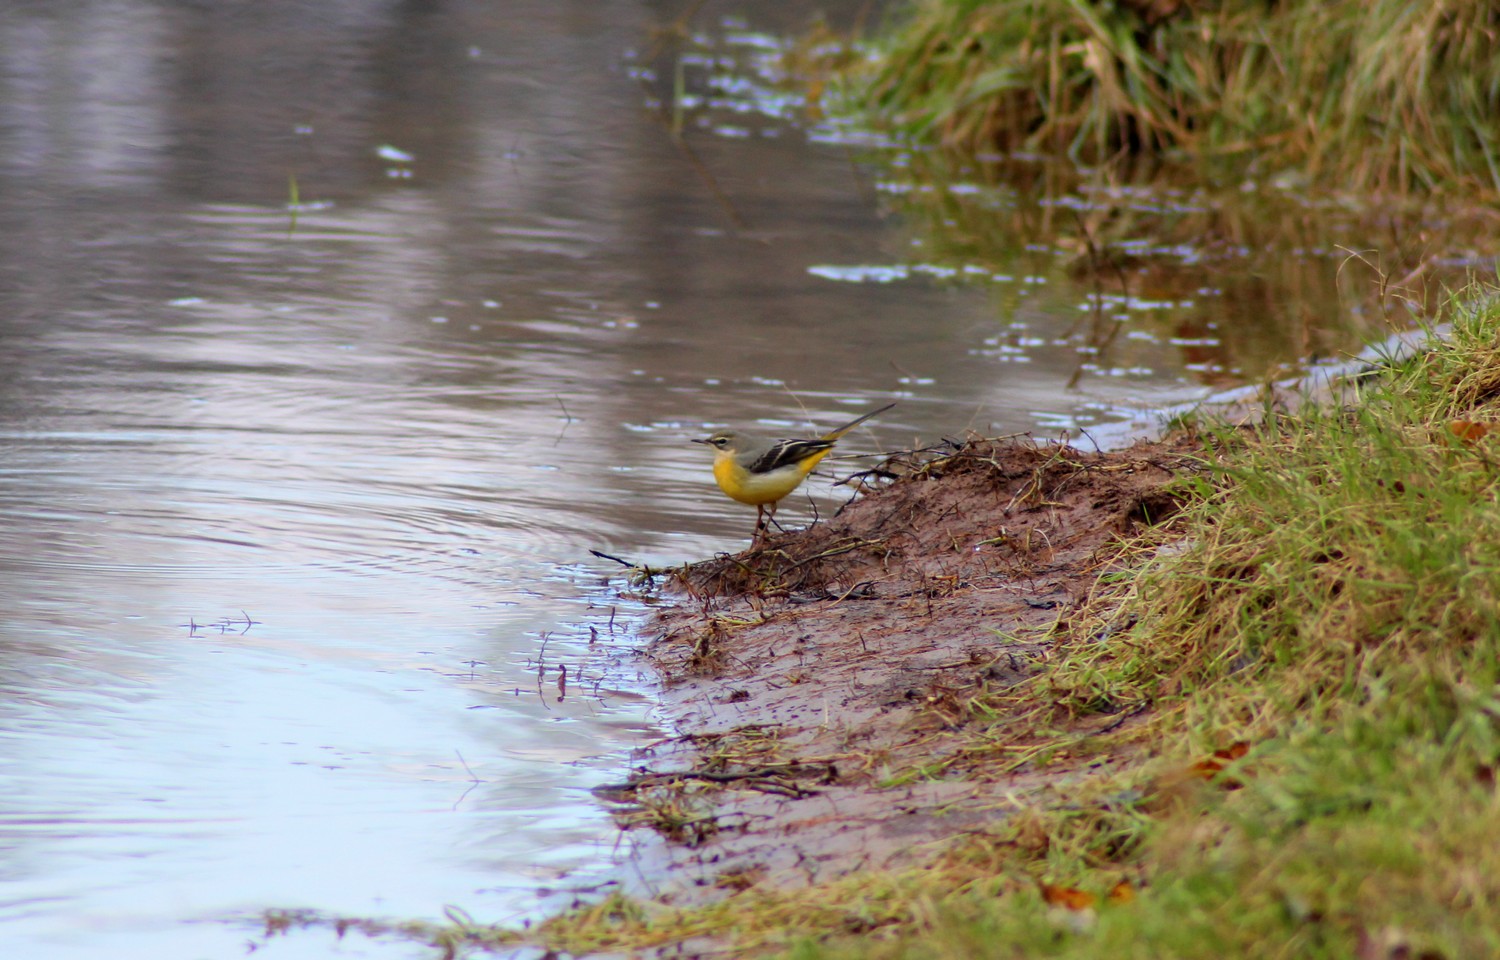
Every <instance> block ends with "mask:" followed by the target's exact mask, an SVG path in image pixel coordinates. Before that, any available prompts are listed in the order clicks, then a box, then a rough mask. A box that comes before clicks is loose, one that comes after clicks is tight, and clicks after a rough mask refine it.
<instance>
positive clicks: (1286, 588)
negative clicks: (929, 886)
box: [793, 303, 1500, 960]
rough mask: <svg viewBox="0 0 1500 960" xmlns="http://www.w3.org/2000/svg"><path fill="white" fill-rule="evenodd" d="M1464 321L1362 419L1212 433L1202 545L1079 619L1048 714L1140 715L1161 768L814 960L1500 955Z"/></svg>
mask: <svg viewBox="0 0 1500 960" xmlns="http://www.w3.org/2000/svg"><path fill="white" fill-rule="evenodd" d="M1454 310H1455V311H1456V316H1455V317H1454V321H1455V325H1454V333H1453V337H1452V339H1451V341H1450V342H1448V343H1446V344H1443V345H1441V346H1438V347H1436V348H1435V349H1433V350H1432V351H1431V352H1429V353H1427V354H1425V355H1422V356H1420V357H1418V358H1417V359H1415V360H1413V361H1411V362H1409V363H1407V364H1405V365H1404V366H1403V367H1401V368H1400V369H1398V370H1396V371H1395V372H1394V373H1392V374H1391V375H1390V377H1389V379H1388V380H1387V381H1385V382H1382V383H1379V384H1376V385H1373V386H1371V387H1370V388H1368V389H1367V391H1366V393H1365V396H1364V397H1363V398H1362V399H1363V402H1362V403H1360V404H1359V405H1357V406H1354V407H1352V408H1350V409H1334V410H1328V411H1317V410H1309V411H1307V412H1305V413H1304V414H1302V415H1300V416H1299V417H1297V418H1279V419H1273V420H1270V421H1268V422H1267V423H1265V424H1264V425H1262V426H1260V427H1259V428H1257V429H1255V430H1253V431H1250V432H1248V433H1245V432H1237V431H1230V430H1227V429H1221V430H1219V431H1218V432H1216V433H1211V434H1207V435H1206V437H1205V439H1206V440H1207V441H1208V442H1209V444H1210V446H1211V447H1212V448H1214V449H1215V450H1216V451H1217V454H1216V467H1217V469H1216V471H1215V474H1216V477H1217V481H1216V482H1214V483H1212V484H1208V485H1205V486H1203V488H1202V489H1200V490H1199V497H1198V500H1197V503H1196V504H1195V505H1194V506H1193V507H1191V508H1190V509H1189V510H1187V511H1186V512H1185V513H1184V514H1182V515H1181V516H1180V517H1179V518H1178V519H1177V520H1176V521H1175V522H1174V525H1173V527H1174V529H1173V534H1172V535H1175V536H1178V537H1186V538H1187V539H1186V544H1187V545H1186V547H1185V548H1183V549H1179V550H1174V551H1171V552H1163V553H1162V554H1160V555H1159V556H1156V557H1155V558H1154V559H1150V560H1147V561H1146V562H1144V563H1142V564H1140V565H1138V566H1136V567H1135V568H1134V569H1133V575H1132V576H1131V577H1129V578H1128V579H1126V580H1124V581H1123V582H1116V583H1114V584H1104V585H1102V586H1101V593H1100V595H1099V596H1098V597H1096V599H1095V601H1094V604H1093V607H1092V609H1091V610H1090V611H1089V612H1088V613H1087V614H1086V615H1083V616H1075V617H1074V618H1072V620H1071V621H1070V622H1069V623H1067V624H1064V625H1061V626H1060V628H1059V630H1058V632H1057V634H1056V636H1055V641H1056V648H1055V653H1054V660H1053V663H1052V664H1051V665H1050V667H1049V669H1048V670H1047V672H1046V673H1045V675H1044V676H1043V677H1042V678H1040V679H1039V681H1038V683H1039V684H1040V685H1041V688H1040V689H1039V690H1037V691H1036V692H1037V693H1038V697H1037V699H1038V700H1039V701H1041V702H1046V703H1055V704H1057V706H1056V707H1052V708H1049V712H1048V715H1047V716H1046V717H1045V720H1046V722H1051V723H1058V722H1060V720H1061V719H1064V718H1059V717H1058V716H1056V715H1055V713H1054V711H1055V712H1060V713H1062V714H1064V715H1065V718H1071V719H1073V720H1076V721H1080V722H1083V721H1087V720H1088V719H1089V718H1090V717H1092V716H1100V715H1101V714H1111V715H1118V714H1120V713H1122V712H1129V711H1132V710H1134V709H1140V710H1142V712H1141V714H1140V718H1139V720H1138V721H1137V722H1134V723H1131V724H1127V725H1125V726H1123V727H1122V728H1121V729H1119V730H1118V731H1117V732H1115V733H1113V734H1111V735H1109V736H1106V737H1100V738H1096V739H1095V741H1094V742H1093V743H1092V748H1093V749H1103V748H1105V747H1107V746H1110V745H1114V746H1116V747H1118V746H1120V745H1122V744H1129V746H1130V747H1131V748H1132V749H1133V750H1134V751H1135V754H1134V755H1135V756H1136V757H1137V758H1139V759H1138V762H1135V763H1132V764H1130V765H1129V766H1128V767H1127V768H1126V769H1125V770H1124V771H1123V772H1119V773H1111V774H1109V775H1106V776H1103V777H1099V778H1096V779H1094V780H1085V781H1083V782H1081V783H1075V784H1074V785H1073V786H1071V787H1070V788H1069V790H1068V791H1067V793H1066V794H1065V795H1063V794H1059V795H1058V796H1056V797H1054V798H1053V799H1052V800H1051V801H1050V802H1049V801H1047V800H1046V799H1042V800H1041V801H1040V802H1037V803H1032V804H1028V805H1027V807H1026V809H1025V810H1024V811H1023V812H1022V813H1021V814H1020V815H1017V816H1015V817H1013V818H1012V820H1011V822H1010V825H1009V826H1008V827H1007V828H1006V829H1005V830H1004V831H1001V832H1000V833H997V834H996V836H995V837H993V838H991V839H989V840H987V841H983V842H979V841H976V842H975V843H973V844H971V845H970V848H969V850H968V851H967V854H966V855H967V857H968V860H969V864H970V865H972V864H979V865H980V869H977V870H972V871H965V870H963V869H960V868H961V867H962V866H963V863H962V861H963V857H962V856H960V857H959V859H958V861H956V865H950V866H949V867H948V873H947V876H946V881H947V884H952V885H953V889H954V890H955V891H957V892H943V891H942V890H941V886H942V885H938V887H937V888H935V889H933V890H932V892H931V895H932V902H933V904H934V912H933V913H932V914H931V915H930V916H929V917H928V918H927V919H926V920H925V921H923V922H920V923H916V924H912V925H910V926H909V927H906V928H903V929H902V930H901V931H900V932H899V933H898V934H896V935H895V936H893V937H890V938H887V939H884V940H882V941H880V942H876V943H869V942H864V941H861V942H858V943H843V942H840V941H839V940H837V939H829V938H809V939H808V940H807V941H805V942H804V944H803V945H801V946H800V947H799V948H798V949H797V950H796V951H794V954H793V955H795V956H798V957H804V958H811V957H843V956H856V955H858V956H862V957H864V956H875V957H924V958H926V957H978V956H996V955H1000V956H1016V957H1033V956H1036V957H1078V958H1083V957H1097V956H1110V957H1142V958H1145V957H1183V958H1189V957H1203V956H1222V957H1262V956H1266V957H1270V956H1297V957H1329V958H1334V957H1349V958H1358V960H1366V958H1372V957H1379V958H1395V957H1400V956H1409V957H1420V956H1425V957H1449V958H1457V957H1470V956H1494V955H1497V954H1500V872H1497V869H1500V796H1497V793H1496V774H1495V770H1496V764H1497V761H1500V312H1497V311H1496V309H1495V307H1494V306H1493V304H1484V303H1480V304H1478V305H1476V306H1472V307H1464V306H1456V307H1455V308H1454ZM1474 425H1478V426H1474ZM1490 425H1495V427H1496V431H1497V432H1496V433H1495V434H1491V433H1489V432H1488V427H1489V426H1490ZM1481 434H1483V435H1481ZM1100 638H1103V639H1100ZM1032 719H1033V722H1040V721H1041V719H1042V718H1039V717H1037V716H1033V718H1032ZM1012 722H1014V718H1012ZM1236 743H1238V744H1243V745H1245V746H1246V747H1248V750H1247V751H1245V752H1244V755H1243V756H1241V757H1238V758H1237V759H1223V760H1218V761H1216V762H1214V763H1213V764H1212V765H1206V764H1205V763H1204V761H1203V760H1202V759H1201V758H1204V757H1209V756H1211V753H1212V751H1214V750H1216V749H1223V748H1225V747H1228V746H1229V745H1231V744H1236ZM1083 749H1085V748H1084V747H1082V746H1076V745H1075V746H1074V747H1072V750H1073V751H1074V752H1080V751H1081V750H1083ZM1241 749H1242V750H1243V749H1244V748H1243V747H1242V748H1241ZM1239 752H1240V751H1234V752H1233V753H1229V752H1226V753H1225V754H1224V756H1225V757H1232V756H1235V754H1238V753H1239ZM1195 758H1200V759H1198V760H1197V762H1196V763H1195ZM1221 768H1222V769H1221ZM965 876H968V877H980V876H988V877H990V878H992V879H991V881H990V883H991V886H990V887H989V888H984V887H981V888H980V890H981V891H982V892H981V893H980V894H979V895H971V894H969V893H964V892H963V890H964V885H963V883H962V882H955V881H958V878H960V877H965ZM1028 878H1030V879H1031V880H1032V881H1037V880H1040V881H1044V882H1048V883H1062V884H1068V885H1070V886H1076V887H1077V888H1079V889H1081V890H1083V891H1085V892H1089V893H1091V895H1093V896H1094V897H1095V898H1096V900H1097V901H1098V906H1097V909H1095V908H1092V907H1091V908H1090V909H1089V911H1088V914H1087V917H1088V919H1087V921H1086V922H1084V923H1082V924H1081V925H1080V924H1074V925H1071V926H1070V925H1069V924H1068V923H1066V922H1062V921H1060V918H1059V916H1058V911H1059V908H1058V907H1056V906H1053V905H1049V904H1047V903H1046V902H1045V898H1044V897H1043V896H1041V895H1039V894H1038V893H1037V892H1036V891H1035V889H1034V887H1033V885H1032V884H1028V882H1027V880H1028ZM1121 878H1124V879H1126V880H1128V881H1130V882H1131V883H1134V884H1138V885H1139V893H1138V895H1137V896H1136V897H1135V898H1134V899H1133V900H1132V901H1131V902H1129V903H1126V904H1120V905H1113V906H1112V905H1109V904H1108V903H1106V902H1105V901H1104V900H1103V899H1102V896H1101V895H1102V892H1103V891H1105V890H1107V889H1109V888H1110V887H1111V886H1112V885H1113V884H1114V883H1117V882H1118V881H1119V880H1120V879H1121ZM969 882H971V883H972V882H973V881H972V880H971V881H969ZM945 885H946V884H945ZM996 886H998V895H996V889H995V888H996ZM1071 913H1073V912H1070V914H1071ZM1078 930H1085V932H1076V931H1078ZM1000 945H1003V947H1002V946H1000Z"/></svg>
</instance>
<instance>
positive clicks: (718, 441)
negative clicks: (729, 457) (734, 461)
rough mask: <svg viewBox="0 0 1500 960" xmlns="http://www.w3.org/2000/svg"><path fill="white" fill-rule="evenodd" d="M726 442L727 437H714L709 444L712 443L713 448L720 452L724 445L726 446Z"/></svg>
mask: <svg viewBox="0 0 1500 960" xmlns="http://www.w3.org/2000/svg"><path fill="white" fill-rule="evenodd" d="M728 442H729V438H728V437H714V438H713V439H712V440H710V441H709V443H712V444H713V445H714V446H716V447H718V448H719V449H721V450H722V449H723V448H724V444H726V443H728Z"/></svg>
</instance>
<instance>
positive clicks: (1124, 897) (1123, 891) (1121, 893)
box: [1105, 880, 1135, 904]
mask: <svg viewBox="0 0 1500 960" xmlns="http://www.w3.org/2000/svg"><path fill="white" fill-rule="evenodd" d="M1105 899H1107V900H1108V901H1109V902H1110V903H1116V904H1118V903H1130V902H1132V901H1133V900H1135V887H1133V886H1131V885H1130V881H1129V880H1121V881H1120V882H1119V883H1117V884H1115V885H1114V886H1112V887H1110V888H1109V895H1108V896H1107V897H1106V898H1105Z"/></svg>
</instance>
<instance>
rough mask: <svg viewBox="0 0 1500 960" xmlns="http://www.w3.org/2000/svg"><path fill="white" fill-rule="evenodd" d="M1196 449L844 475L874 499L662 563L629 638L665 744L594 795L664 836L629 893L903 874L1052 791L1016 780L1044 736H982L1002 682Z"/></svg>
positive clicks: (1004, 458) (1030, 657) (1035, 447)
mask: <svg viewBox="0 0 1500 960" xmlns="http://www.w3.org/2000/svg"><path fill="white" fill-rule="evenodd" d="M1202 450H1203V448H1202V445H1201V443H1200V442H1197V441H1194V440H1191V439H1187V438H1175V439H1170V440H1166V441H1163V442H1155V443H1141V444H1138V445H1137V446H1134V447H1132V448H1130V449H1128V450H1124V451H1120V452H1113V453H1097V452H1095V453H1088V452H1083V451H1080V450H1077V449H1074V448H1072V447H1068V446H1058V445H1052V444H1040V443H1036V442H1033V441H1031V440H1030V439H1027V438H1020V439H1014V438H1013V439H1008V440H998V441H997V440H979V439H976V440H972V441H968V442H963V443H949V444H947V445H945V446H944V447H941V448H937V449H934V450H929V451H925V452H923V453H922V454H918V455H907V456H902V457H894V458H891V459H889V460H887V462H886V463H885V464H883V465H882V467H881V468H880V469H878V470H876V471H871V472H869V473H867V474H865V475H863V476H860V477H856V478H855V479H854V482H856V483H858V482H864V483H876V484H877V486H876V487H875V488H874V489H870V490H868V491H867V493H866V494H865V495H862V496H859V497H857V498H856V499H854V500H853V501H851V502H850V503H848V504H847V505H846V506H845V507H844V508H843V509H842V510H840V511H839V513H838V514H837V515H836V516H834V517H833V518H831V519H828V520H825V521H823V522H819V523H816V524H815V525H813V526H812V527H810V528H808V529H805V530H797V531H791V532H776V533H773V534H772V535H771V536H770V538H769V539H768V541H767V542H766V543H764V544H762V545H759V546H755V547H752V548H751V549H748V550H746V551H745V552H742V553H739V554H734V555H721V556H718V557H716V558H714V559H711V560H708V561H704V562H701V563H697V564H694V565H691V566H689V567H686V568H684V569H683V570H681V571H679V572H678V573H677V574H676V576H675V579H674V583H673V585H672V590H671V591H670V594H669V595H670V597H671V599H672V600H673V602H672V603H671V604H670V605H668V606H666V607H664V608H663V609H662V610H661V611H660V612H658V613H657V614H656V615H655V617H654V618H653V619H652V621H651V622H650V624H649V625H648V628H647V635H648V636H650V637H652V638H653V639H652V640H651V642H650V644H649V647H648V649H647V656H648V657H649V659H650V660H651V661H653V662H654V664H655V665H656V666H657V667H658V668H659V670H660V671H661V673H662V675H663V677H664V678H665V681H666V692H665V696H664V700H665V702H664V712H665V713H666V714H667V715H668V716H669V717H671V718H672V719H673V721H675V724H676V727H677V732H678V735H677V736H676V737H674V738H672V739H670V740H668V741H666V742H663V743H660V744H657V745H655V746H654V747H653V748H651V749H649V750H648V751H645V752H644V753H643V755H642V756H641V757H640V759H639V765H638V766H637V767H636V769H635V775H634V776H632V777H631V778H630V779H629V780H628V781H627V782H624V783H619V784H613V785H611V786H609V787H608V788H606V789H605V790H604V791H603V792H605V793H606V795H608V796H611V797H613V798H615V799H618V800H621V801H624V803H625V804H626V806H625V807H624V808H623V810H624V811H625V812H624V813H622V818H623V819H624V821H625V822H626V823H627V824H628V825H631V826H648V827H651V828H653V829H654V830H655V831H656V832H657V833H658V834H659V835H660V836H661V837H663V838H665V840H664V841H663V842H657V843H647V844H644V846H643V854H642V856H643V857H644V858H645V859H646V860H647V861H648V862H647V863H645V864H643V865H642V866H643V869H642V870H641V873H642V875H643V876H647V877H650V878H651V879H650V881H649V886H650V889H649V891H646V892H649V893H650V894H651V895H654V896H657V897H659V898H661V899H662V900H665V901H667V902H673V903H677V904H682V903H690V902H695V901H697V900H699V899H700V898H701V897H702V896H703V895H705V894H708V895H710V896H712V895H715V894H714V893H713V892H714V891H720V892H723V891H738V890H744V889H748V888H752V887H757V886H761V887H763V888H765V887H770V888H776V889H783V890H784V889H787V888H796V887H800V886H804V885H809V884H815V883H817V884H821V883H825V882H828V881H830V880H834V879H837V878H840V877H845V876H848V875H850V874H854V873H858V872H860V871H864V870H892V869H900V868H905V867H913V866H920V865H922V864H924V863H927V862H930V861H931V860H933V858H935V857H937V856H938V855H939V854H940V853H941V852H942V851H943V850H944V849H945V846H946V845H947V843H948V841H951V840H952V839H954V838H956V837H960V836H962V835H964V834H966V833H968V832H973V831H975V830H981V829H984V828H986V827H987V826H988V825H991V824H993V823H994V822H996V821H997V820H999V819H1000V818H1004V817H1006V816H1007V815H1008V814H1009V813H1010V812H1013V811H1014V810H1015V809H1016V808H1017V805H1018V803H1019V802H1020V798H1023V797H1029V798H1032V799H1035V797H1036V795H1037V793H1038V792H1039V791H1055V790H1058V789H1060V788H1062V787H1064V786H1065V784H1066V782H1067V780H1068V778H1069V776H1070V772H1069V771H1070V765H1069V764H1068V763H1067V762H1066V758H1065V757H1058V756H1051V757H1049V761H1050V762H1049V763H1048V764H1047V765H1046V769H1045V770H1044V771H1042V772H1036V768H1035V767H1034V766H1033V765H1032V764H1031V763H1030V761H1031V760H1033V759H1035V756H1034V755H1035V751H1036V749H1037V747H1038V744H1040V743H1041V742H1042V739H1041V738H1036V737H1034V736H1033V737H1030V738H1027V737H1025V736H1018V737H1017V738H1016V739H1015V740H1014V741H1012V740H1009V739H1007V735H1006V733H1005V725H1004V724H996V723H995V721H996V719H997V718H998V717H999V716H1000V715H1001V714H1003V711H1004V709H1005V708H1004V706H1003V705H1004V704H1005V703H1006V698H1005V691H1006V690H1007V689H1008V688H1010V687H1012V686H1014V685H1015V684H1016V683H1018V682H1019V681H1020V680H1022V679H1024V678H1026V677H1027V676H1030V675H1031V674H1033V673H1034V672H1036V671H1037V670H1038V668H1039V667H1040V666H1041V665H1042V664H1044V663H1045V662H1046V661H1047V659H1048V657H1049V655H1050V650H1049V645H1048V643H1047V642H1046V640H1045V636H1046V634H1047V632H1048V629H1049V628H1050V627H1051V626H1052V625H1054V624H1055V623H1056V622H1057V621H1058V619H1059V618H1065V617H1066V616H1067V615H1068V613H1069V611H1070V610H1072V609H1074V608H1075V607H1076V606H1077V605H1079V604H1081V603H1082V602H1084V601H1085V600H1086V599H1087V597H1088V596H1089V594H1090V592H1091V591H1092V590H1093V589H1094V587H1095V584H1096V583H1097V582H1098V580H1099V578H1100V576H1101V575H1102V574H1107V573H1108V572H1109V571H1110V570H1111V568H1112V567H1113V566H1114V565H1116V564H1117V563H1118V562H1119V560H1120V558H1121V557H1122V553H1123V552H1125V551H1127V550H1128V549H1129V548H1130V544H1131V543H1132V540H1133V539H1134V538H1135V537H1136V535H1137V534H1138V533H1139V532H1141V531H1142V530H1143V529H1145V528H1147V527H1150V526H1152V525H1154V524H1157V523H1160V522H1161V521H1163V520H1165V519H1167V518H1169V517H1170V516H1171V515H1172V514H1173V513H1174V512H1175V511H1176V509H1177V506H1178V502H1179V501H1178V498H1177V495H1176V494H1175V493H1174V488H1175V487H1180V486H1181V481H1182V479H1183V478H1185V477H1191V476H1193V475H1195V474H1197V473H1198V472H1200V471H1201V470H1202V468H1203V461H1202V459H1201V457H1202ZM1033 696H1034V695H1033ZM997 704H999V705H1001V706H1000V707H998V708H997V706H996V705H997ZM1034 707H1035V701H1034V700H1033V699H1032V698H1031V697H1028V698H1026V700H1025V702H1024V703H1023V702H1020V698H1018V702H1017V703H1016V704H1015V708H1016V709H1017V711H1018V712H1020V711H1025V710H1032V709H1033V708H1034ZM997 709H998V710H1000V711H1001V713H1000V714H997V712H996V711H997ZM1132 719H1133V718H1132V717H1131V716H1128V715H1115V716H1111V715H1109V714H1108V713H1105V714H1104V715H1102V716H1097V715H1096V716H1093V717H1091V718H1090V719H1089V721H1088V723H1089V724H1090V725H1091V726H1092V727H1093V728H1094V732H1099V731H1102V730H1105V729H1117V728H1119V727H1120V726H1122V725H1123V724H1127V723H1129V722H1131V720H1132ZM1050 732H1051V733H1054V734H1055V733H1056V732H1057V731H1056V730H1053V731H1050ZM1076 732H1078V733H1080V734H1084V733H1087V732H1089V731H1085V730H1081V729H1080V730H1078V731H1076ZM1046 742H1048V743H1051V744H1055V743H1056V739H1055V738H1047V739H1046ZM1119 759H1123V758H1118V757H1112V756H1111V755H1109V754H1105V755H1101V756H1091V757H1088V758H1086V760H1080V763H1083V764H1086V766H1087V768H1088V769H1089V770H1092V771H1097V770H1098V769H1099V768H1100V767H1102V766H1106V765H1108V764H1111V763H1113V762H1116V761H1117V760H1119ZM1071 769H1072V770H1073V772H1075V773H1076V772H1077V771H1078V766H1077V765H1074V766H1073V767H1072V768H1071Z"/></svg>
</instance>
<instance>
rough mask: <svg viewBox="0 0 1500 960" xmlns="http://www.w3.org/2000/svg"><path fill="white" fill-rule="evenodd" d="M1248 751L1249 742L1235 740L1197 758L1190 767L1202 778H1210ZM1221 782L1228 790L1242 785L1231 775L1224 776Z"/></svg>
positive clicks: (1236, 788)
mask: <svg viewBox="0 0 1500 960" xmlns="http://www.w3.org/2000/svg"><path fill="white" fill-rule="evenodd" d="M1249 752H1250V744H1248V743H1246V742H1245V741H1243V740H1236V741H1235V742H1234V743H1231V744H1230V745H1229V746H1227V747H1225V748H1224V749H1223V750H1215V751H1214V752H1213V754H1212V755H1211V756H1208V757H1205V758H1204V759H1202V760H1199V761H1198V762H1197V763H1195V764H1193V766H1192V768H1191V769H1192V772H1193V773H1194V775H1196V776H1199V777H1202V778H1203V779H1204V780H1212V779H1213V778H1214V777H1216V776H1218V775H1219V774H1220V773H1222V772H1223V770H1224V768H1225V767H1227V766H1229V765H1230V764H1231V763H1233V762H1234V761H1236V760H1238V759H1239V758H1241V757H1243V756H1244V755H1245V754H1247V753H1249ZM1222 783H1223V785H1224V787H1225V788H1226V789H1228V790H1238V789H1239V788H1240V787H1243V786H1244V784H1243V783H1241V782H1239V781H1238V780H1236V779H1234V778H1233V777H1229V778H1226V779H1225V780H1223V781H1222Z"/></svg>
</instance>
